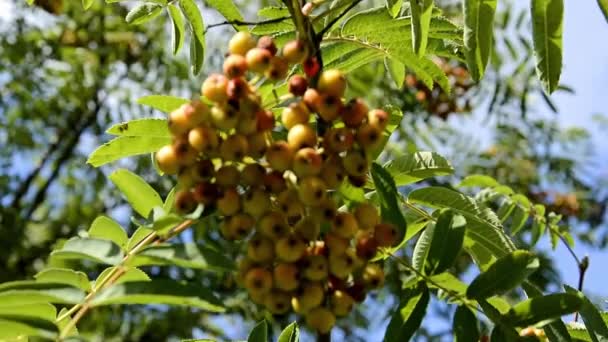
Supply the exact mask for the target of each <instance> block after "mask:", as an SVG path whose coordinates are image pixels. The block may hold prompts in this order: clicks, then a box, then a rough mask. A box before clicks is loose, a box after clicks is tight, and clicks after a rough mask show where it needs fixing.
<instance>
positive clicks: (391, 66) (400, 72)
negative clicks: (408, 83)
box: [384, 57, 405, 89]
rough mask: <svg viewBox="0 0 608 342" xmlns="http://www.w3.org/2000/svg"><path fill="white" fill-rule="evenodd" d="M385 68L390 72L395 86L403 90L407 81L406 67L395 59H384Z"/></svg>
mask: <svg viewBox="0 0 608 342" xmlns="http://www.w3.org/2000/svg"><path fill="white" fill-rule="evenodd" d="M384 66H385V67H386V70H388V73H389V75H390V76H391V79H392V80H393V81H394V82H395V86H396V87H397V88H398V89H401V88H402V87H403V82H404V81H405V65H403V63H401V62H399V61H397V60H395V59H392V58H388V57H384Z"/></svg>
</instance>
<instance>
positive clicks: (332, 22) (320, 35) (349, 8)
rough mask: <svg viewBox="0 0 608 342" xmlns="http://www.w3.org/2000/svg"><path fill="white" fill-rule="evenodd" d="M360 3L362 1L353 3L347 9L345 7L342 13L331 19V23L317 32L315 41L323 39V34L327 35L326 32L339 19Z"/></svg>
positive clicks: (356, 0) (357, 0)
mask: <svg viewBox="0 0 608 342" xmlns="http://www.w3.org/2000/svg"><path fill="white" fill-rule="evenodd" d="M361 1H363V0H355V1H353V2H352V3H351V4H350V5H349V6H348V7H346V8H345V9H344V11H342V13H340V14H339V15H338V16H337V17H335V18H334V19H332V21H330V22H329V23H328V24H327V25H326V26H325V27H324V28H323V29H321V31H319V32H318V33H317V40H319V41H321V39H322V38H323V35H324V34H325V33H327V31H329V30H330V29H331V28H332V26H334V25H335V24H336V23H337V22H338V21H340V19H342V18H343V17H344V16H345V15H346V14H347V13H348V12H349V11H350V10H351V9H353V8H355V6H357V5H358V4H360V3H361Z"/></svg>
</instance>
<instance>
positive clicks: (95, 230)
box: [89, 215, 129, 249]
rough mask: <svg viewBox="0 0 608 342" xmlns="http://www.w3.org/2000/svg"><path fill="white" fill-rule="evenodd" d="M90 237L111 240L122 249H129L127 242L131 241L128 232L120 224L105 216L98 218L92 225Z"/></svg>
mask: <svg viewBox="0 0 608 342" xmlns="http://www.w3.org/2000/svg"><path fill="white" fill-rule="evenodd" d="M89 237H92V238H99V239H106V240H110V241H112V242H114V243H115V244H117V245H118V246H119V247H120V248H121V249H125V248H126V247H127V242H128V240H129V238H128V237H127V232H125V230H124V229H123V228H122V227H121V226H120V224H118V222H116V221H114V220H112V219H111V218H109V217H107V216H103V215H102V216H97V218H95V220H94V221H93V223H91V228H89Z"/></svg>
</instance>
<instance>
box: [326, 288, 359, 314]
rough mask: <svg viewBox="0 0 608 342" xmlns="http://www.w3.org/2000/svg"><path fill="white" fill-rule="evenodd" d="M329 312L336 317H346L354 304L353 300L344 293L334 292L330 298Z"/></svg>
mask: <svg viewBox="0 0 608 342" xmlns="http://www.w3.org/2000/svg"><path fill="white" fill-rule="evenodd" d="M330 303H331V311H332V312H333V313H334V314H335V315H336V316H346V315H348V314H349V313H350V312H351V311H352V309H353V306H354V304H355V300H354V299H353V297H351V296H350V295H349V294H348V293H346V292H345V291H340V290H338V291H334V293H332V295H331V298H330Z"/></svg>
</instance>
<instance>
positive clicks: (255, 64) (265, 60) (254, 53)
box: [245, 47, 272, 74]
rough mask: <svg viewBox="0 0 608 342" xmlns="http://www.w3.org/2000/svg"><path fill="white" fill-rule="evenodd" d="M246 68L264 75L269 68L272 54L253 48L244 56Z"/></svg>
mask: <svg viewBox="0 0 608 342" xmlns="http://www.w3.org/2000/svg"><path fill="white" fill-rule="evenodd" d="M245 58H246V60H247V68H248V69H249V70H251V71H253V72H256V73H260V74H262V73H264V72H265V71H266V70H267V69H268V68H269V67H270V61H271V60H272V54H271V53H270V52H269V51H268V50H266V49H260V48H257V47H256V48H253V49H251V50H249V51H247V54H246V55H245Z"/></svg>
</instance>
